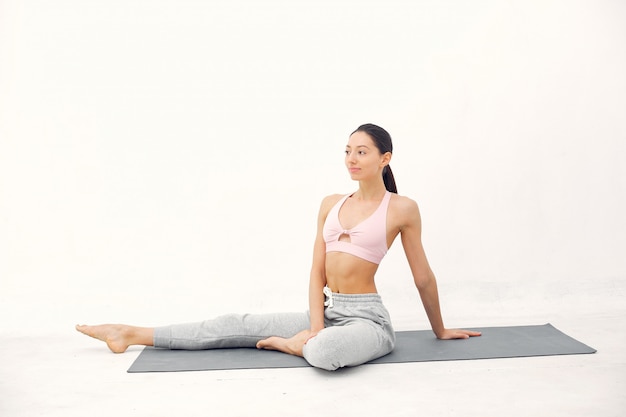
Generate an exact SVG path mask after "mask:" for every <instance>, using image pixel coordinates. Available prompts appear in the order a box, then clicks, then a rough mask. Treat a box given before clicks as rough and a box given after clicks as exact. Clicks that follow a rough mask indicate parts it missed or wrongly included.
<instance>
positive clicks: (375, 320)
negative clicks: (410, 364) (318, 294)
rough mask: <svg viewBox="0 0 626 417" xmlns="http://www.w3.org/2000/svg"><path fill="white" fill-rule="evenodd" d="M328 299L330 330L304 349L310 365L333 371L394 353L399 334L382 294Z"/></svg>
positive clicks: (328, 324) (318, 336)
mask: <svg viewBox="0 0 626 417" xmlns="http://www.w3.org/2000/svg"><path fill="white" fill-rule="evenodd" d="M326 298H327V300H328V301H329V306H328V307H326V309H325V311H324V317H325V321H326V328H325V329H323V330H322V331H321V332H319V333H318V334H317V336H315V337H314V338H312V339H310V340H309V341H308V342H307V343H306V344H305V345H304V347H303V350H302V351H303V356H304V358H305V359H306V360H307V362H309V363H310V364H311V365H313V366H315V367H317V368H322V369H327V370H329V371H333V370H335V369H338V368H341V367H344V366H357V365H360V364H362V363H365V362H369V361H371V360H373V359H376V358H379V357H381V356H384V355H386V354H388V353H389V352H391V351H392V350H393V348H394V345H395V332H394V330H393V327H392V325H391V319H390V318H389V312H388V311H387V309H386V308H385V306H384V305H383V303H382V299H381V298H380V296H379V295H378V294H336V293H333V294H332V295H331V296H330V297H329V296H328V295H327V296H326Z"/></svg>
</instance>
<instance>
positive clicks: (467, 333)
mask: <svg viewBox="0 0 626 417" xmlns="http://www.w3.org/2000/svg"><path fill="white" fill-rule="evenodd" d="M481 334H482V333H481V332H476V331H474V330H461V329H452V330H446V333H445V335H444V337H442V338H441V339H469V338H470V337H476V336H480V335H481Z"/></svg>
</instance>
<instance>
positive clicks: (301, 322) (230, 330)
mask: <svg viewBox="0 0 626 417" xmlns="http://www.w3.org/2000/svg"><path fill="white" fill-rule="evenodd" d="M309 326H310V319H309V314H308V312H306V313H276V314H227V315H224V316H220V317H217V318H215V319H212V320H206V321H202V322H197V323H186V324H176V325H172V326H165V327H157V328H155V329H154V346H155V347H162V348H167V349H186V350H201V349H220V348H238V347H256V345H257V343H258V342H259V341H261V340H263V339H266V338H268V337H270V336H279V337H283V338H289V337H292V336H294V335H295V334H297V333H299V332H301V331H302V330H305V329H308V328H309Z"/></svg>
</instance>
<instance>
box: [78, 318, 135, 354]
mask: <svg viewBox="0 0 626 417" xmlns="http://www.w3.org/2000/svg"><path fill="white" fill-rule="evenodd" d="M76 330H78V331H79V332H81V333H83V334H86V335H87V336H90V337H93V338H94V339H98V340H102V341H103V342H105V343H106V344H107V346H108V347H109V349H111V352H114V353H122V352H125V351H126V349H128V346H130V345H131V344H132V343H131V341H132V338H133V328H132V327H131V326H127V325H124V324H101V325H99V326H86V325H76Z"/></svg>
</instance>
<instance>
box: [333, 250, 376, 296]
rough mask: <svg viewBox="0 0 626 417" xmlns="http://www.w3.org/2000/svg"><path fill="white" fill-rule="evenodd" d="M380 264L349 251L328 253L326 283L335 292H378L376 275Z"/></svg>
mask: <svg viewBox="0 0 626 417" xmlns="http://www.w3.org/2000/svg"><path fill="white" fill-rule="evenodd" d="M377 270H378V265H377V264H375V263H372V262H369V261H366V260H364V259H361V258H358V257H356V256H354V255H350V254H349V253H343V252H327V253H326V285H327V286H328V287H329V288H330V289H331V291H332V292H334V293H341V294H371V293H376V292H378V291H377V290H376V284H375V282H374V275H375V274H376V271H377Z"/></svg>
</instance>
